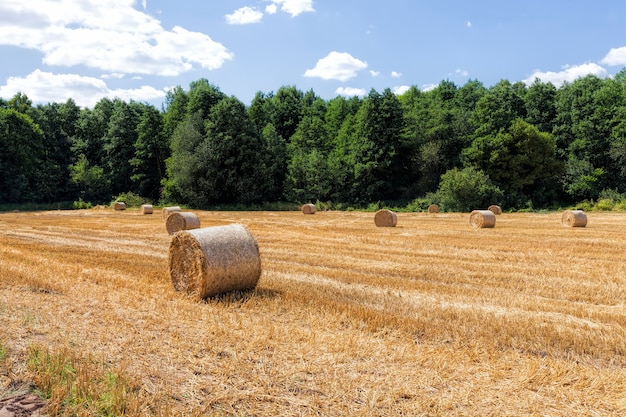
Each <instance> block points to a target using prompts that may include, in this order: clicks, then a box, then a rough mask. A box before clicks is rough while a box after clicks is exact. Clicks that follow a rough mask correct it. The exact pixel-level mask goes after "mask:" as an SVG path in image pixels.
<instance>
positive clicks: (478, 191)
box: [437, 167, 504, 211]
mask: <svg viewBox="0 0 626 417" xmlns="http://www.w3.org/2000/svg"><path fill="white" fill-rule="evenodd" d="M437 196H438V199H439V201H440V203H441V206H442V208H443V209H444V211H472V210H474V209H477V208H480V207H488V206H489V205H491V204H501V201H502V200H503V198H504V193H503V192H502V190H500V188H498V187H497V186H495V185H493V183H492V182H491V180H490V179H489V176H487V174H485V173H484V172H483V171H481V170H477V169H475V168H472V167H467V168H463V169H461V170H459V169H458V168H453V169H451V170H448V171H447V172H446V173H445V174H443V175H442V176H441V181H440V182H439V190H438V191H437Z"/></svg>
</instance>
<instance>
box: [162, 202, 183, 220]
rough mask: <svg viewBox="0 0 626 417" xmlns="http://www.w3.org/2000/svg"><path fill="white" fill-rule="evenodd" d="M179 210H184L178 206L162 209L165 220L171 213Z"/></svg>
mask: <svg viewBox="0 0 626 417" xmlns="http://www.w3.org/2000/svg"><path fill="white" fill-rule="evenodd" d="M177 211H182V210H181V209H180V207H178V206H171V207H163V211H161V215H162V216H163V221H165V220H167V216H169V215H170V213H174V212H177Z"/></svg>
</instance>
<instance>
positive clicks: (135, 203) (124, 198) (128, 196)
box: [111, 192, 150, 207]
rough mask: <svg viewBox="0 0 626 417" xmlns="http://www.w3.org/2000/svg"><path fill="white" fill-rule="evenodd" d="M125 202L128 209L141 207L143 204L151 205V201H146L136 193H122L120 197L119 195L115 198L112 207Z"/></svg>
mask: <svg viewBox="0 0 626 417" xmlns="http://www.w3.org/2000/svg"><path fill="white" fill-rule="evenodd" d="M118 201H119V202H123V203H126V207H141V205H142V204H149V203H150V201H149V200H148V199H145V198H143V197H141V196H139V195H137V194H135V193H131V192H128V193H122V194H120V195H118V196H117V197H114V198H113V201H111V205H113V204H115V203H116V202H118Z"/></svg>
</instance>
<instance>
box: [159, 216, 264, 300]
mask: <svg viewBox="0 0 626 417" xmlns="http://www.w3.org/2000/svg"><path fill="white" fill-rule="evenodd" d="M169 268H170V278H171V280H172V284H173V285H174V288H175V289H176V290H177V291H185V292H187V294H189V295H191V296H194V297H197V298H199V299H204V298H207V297H212V296H215V295H218V294H223V293H227V292H231V291H237V290H251V289H253V288H254V287H256V284H257V282H258V281H259V278H260V276H261V257H260V254H259V247H258V245H257V242H256V240H255V239H254V237H253V236H252V234H251V233H250V232H249V231H248V229H247V228H246V227H245V226H243V225H241V224H231V225H227V226H214V227H205V228H202V229H194V230H188V231H182V232H180V233H177V234H176V235H174V237H173V238H172V242H171V243H170V250H169Z"/></svg>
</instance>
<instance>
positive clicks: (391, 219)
mask: <svg viewBox="0 0 626 417" xmlns="http://www.w3.org/2000/svg"><path fill="white" fill-rule="evenodd" d="M374 224H376V226H377V227H396V225H397V224H398V216H396V213H394V212H393V211H391V210H387V209H382V210H378V211H377V212H376V214H375V215H374Z"/></svg>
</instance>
